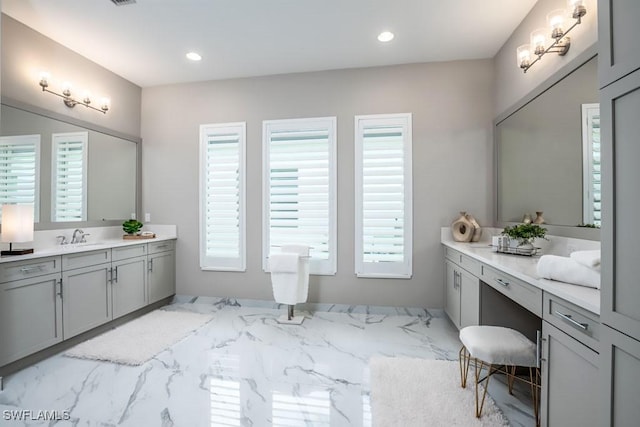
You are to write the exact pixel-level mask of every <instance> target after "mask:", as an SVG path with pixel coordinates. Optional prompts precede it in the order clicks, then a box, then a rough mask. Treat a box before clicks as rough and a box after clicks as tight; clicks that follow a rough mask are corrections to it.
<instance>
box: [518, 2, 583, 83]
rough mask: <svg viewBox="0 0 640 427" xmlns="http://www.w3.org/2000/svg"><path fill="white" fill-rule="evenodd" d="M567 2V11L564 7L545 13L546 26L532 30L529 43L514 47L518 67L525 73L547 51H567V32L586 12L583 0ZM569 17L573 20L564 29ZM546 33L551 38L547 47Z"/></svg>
mask: <svg viewBox="0 0 640 427" xmlns="http://www.w3.org/2000/svg"><path fill="white" fill-rule="evenodd" d="M567 3H568V5H569V9H568V11H567V10H565V9H557V10H554V11H551V12H550V13H549V14H548V15H547V24H548V28H539V29H537V30H535V31H533V32H532V33H531V39H530V43H529V44H524V45H522V46H519V47H518V49H516V60H517V61H518V67H520V68H522V70H523V71H524V72H525V73H526V72H527V70H528V69H529V68H531V67H532V66H533V64H535V63H536V62H538V61H539V60H541V59H542V57H543V56H544V55H545V54H547V53H549V52H554V53H557V54H558V55H560V56H564V55H566V54H567V52H569V48H570V47H571V39H570V38H569V37H567V34H569V32H570V31H571V30H573V29H574V28H575V26H576V25H578V24H580V23H581V22H582V17H583V16H584V15H586V14H587V8H586V7H585V5H584V0H567ZM569 17H571V18H573V19H575V22H574V23H573V25H571V26H570V27H569V28H568V29H567V30H564V27H565V21H567V20H568V19H567V18H569ZM547 34H549V36H550V39H551V40H553V41H552V42H551V44H550V45H549V46H548V47H546V46H547ZM534 57H535V59H533V58H534Z"/></svg>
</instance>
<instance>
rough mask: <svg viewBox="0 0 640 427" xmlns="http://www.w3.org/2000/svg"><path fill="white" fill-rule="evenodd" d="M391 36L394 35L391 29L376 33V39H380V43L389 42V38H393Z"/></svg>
mask: <svg viewBox="0 0 640 427" xmlns="http://www.w3.org/2000/svg"><path fill="white" fill-rule="evenodd" d="M393 37H395V36H394V35H393V33H392V32H391V31H383V32H381V33H380V34H378V40H379V41H381V42H382V43H386V42H390V41H391V40H393Z"/></svg>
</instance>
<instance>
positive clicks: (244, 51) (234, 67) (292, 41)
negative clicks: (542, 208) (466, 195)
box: [1, 0, 537, 87]
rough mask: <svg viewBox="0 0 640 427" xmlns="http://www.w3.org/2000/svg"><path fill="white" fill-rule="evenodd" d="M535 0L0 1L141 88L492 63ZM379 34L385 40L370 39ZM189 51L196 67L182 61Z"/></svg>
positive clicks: (19, 16)
mask: <svg viewBox="0 0 640 427" xmlns="http://www.w3.org/2000/svg"><path fill="white" fill-rule="evenodd" d="M536 1H537V0H517V1H514V0H171V1H169V0H136V3H135V4H130V5H124V6H116V5H114V3H113V2H112V1H111V0H56V1H51V0H1V4H2V12H4V13H6V14H7V15H9V16H11V17H13V18H14V19H16V20H18V21H21V22H23V23H24V24H26V25H27V26H29V27H31V28H33V29H35V30H36V31H38V32H40V33H42V34H44V35H46V36H47V37H50V38H51V39H53V40H55V41H57V42H59V43H61V44H63V45H65V46H67V47H68V48H70V49H72V50H74V51H75V52H77V53H79V54H81V55H83V56H85V57H87V58H89V59H91V60H92V61H94V62H96V63H98V64H100V65H102V66H103V67H105V68H107V69H109V70H111V71H113V72H115V73H116V74H118V75H120V76H122V77H124V78H126V79H128V80H130V81H132V82H133V83H135V84H137V85H139V86H141V87H149V86H156V85H164V84H171V83H182V82H192V81H203V80H214V79H227V78H237V77H250V76H262V75H270V74H283V73H293V72H304V71H318V70H332V69H342V68H356V67H371V66H380V65H391V64H406V63H418V62H433V61H451V60H461V59H479V58H492V57H493V56H495V54H496V53H497V52H498V50H499V49H500V47H501V46H502V45H503V44H504V43H505V42H506V40H507V39H508V38H509V36H510V35H511V33H512V32H513V30H514V29H515V28H516V27H517V26H518V24H519V23H520V22H521V21H522V19H523V18H524V17H525V16H526V15H527V13H528V12H529V11H530V10H531V8H532V7H533V5H534V4H535V3H536ZM384 30H389V31H392V32H393V33H394V34H395V38H394V40H392V41H391V42H389V43H386V44H382V43H380V42H379V41H378V40H377V39H376V37H377V35H378V34H379V33H380V32H382V31H384ZM189 51H197V52H198V53H200V54H201V55H202V58H203V59H202V61H199V62H192V61H189V60H188V59H186V58H185V54H186V53H187V52H189Z"/></svg>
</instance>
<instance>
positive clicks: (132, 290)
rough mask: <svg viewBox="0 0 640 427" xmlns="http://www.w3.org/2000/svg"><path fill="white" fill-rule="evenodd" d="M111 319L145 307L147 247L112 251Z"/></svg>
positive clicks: (137, 246) (140, 246)
mask: <svg viewBox="0 0 640 427" xmlns="http://www.w3.org/2000/svg"><path fill="white" fill-rule="evenodd" d="M111 256H112V264H111V291H112V299H113V318H114V319H116V318H118V317H121V316H124V315H125V314H128V313H131V312H132V311H135V310H137V309H139V308H142V307H144V306H145V305H147V301H148V297H147V245H146V244H142V245H135V246H126V247H122V248H113V249H112V254H111Z"/></svg>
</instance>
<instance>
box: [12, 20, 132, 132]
mask: <svg viewBox="0 0 640 427" xmlns="http://www.w3.org/2000/svg"><path fill="white" fill-rule="evenodd" d="M1 40H2V43H1V45H2V46H1V50H2V61H1V62H2V64H1V65H2V71H1V73H2V74H1V75H2V82H1V83H2V84H1V93H2V96H6V97H9V98H12V99H14V100H17V101H21V102H24V103H27V104H30V105H33V106H36V107H40V108H44V109H47V110H49V111H53V112H55V113H59V114H64V115H67V116H70V117H74V118H76V119H78V120H83V121H86V122H90V123H93V124H96V125H99V126H103V127H105V128H109V129H113V130H115V131H118V132H122V133H124V134H127V135H131V136H135V137H139V136H140V99H141V89H140V87H139V86H136V85H135V84H133V83H131V82H130V81H128V80H125V79H123V78H122V77H120V76H118V75H116V74H114V73H112V72H111V71H109V70H107V69H105V68H103V67H101V66H99V65H98V64H96V63H94V62H92V61H90V60H88V59H87V58H85V57H83V56H80V55H78V54H77V53H75V52H73V51H72V50H70V49H68V48H66V47H64V46H62V45H61V44H58V43H56V42H54V41H53V40H51V39H49V38H47V37H45V36H43V35H42V34H40V33H38V32H36V31H34V30H32V29H31V28H29V27H27V26H25V25H23V24H22V23H20V22H18V21H16V20H14V19H13V18H11V17H9V16H7V15H4V14H3V15H2V36H1ZM42 71H48V72H49V73H50V74H51V78H52V83H51V86H50V89H52V90H55V91H57V92H60V91H61V89H60V85H61V84H62V82H63V81H69V82H71V83H72V85H73V88H75V94H76V95H79V97H82V93H83V91H84V90H85V89H86V90H89V91H91V93H92V94H93V97H94V98H95V102H96V103H98V102H99V99H100V97H102V96H107V97H109V98H110V99H111V110H109V112H108V113H107V114H102V113H99V112H97V111H93V110H91V109H88V108H85V107H83V106H81V105H79V106H76V107H75V108H68V107H67V106H65V105H64V104H63V102H62V100H61V99H60V98H58V97H57V96H54V95H52V94H48V93H43V92H42V89H41V88H40V86H39V84H38V82H39V81H40V73H41V72H42Z"/></svg>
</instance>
